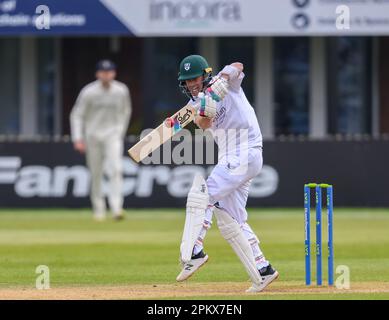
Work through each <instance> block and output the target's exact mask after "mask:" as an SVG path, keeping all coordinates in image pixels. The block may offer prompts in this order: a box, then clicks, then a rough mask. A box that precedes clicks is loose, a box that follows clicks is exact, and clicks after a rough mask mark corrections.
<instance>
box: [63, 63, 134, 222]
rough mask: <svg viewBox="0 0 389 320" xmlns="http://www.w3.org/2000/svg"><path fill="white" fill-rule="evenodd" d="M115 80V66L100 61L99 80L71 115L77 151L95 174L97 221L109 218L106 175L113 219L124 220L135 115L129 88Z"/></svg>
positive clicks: (88, 87) (85, 91)
mask: <svg viewBox="0 0 389 320" xmlns="http://www.w3.org/2000/svg"><path fill="white" fill-rule="evenodd" d="M115 77H116V66H115V64H114V63H113V62H112V61H109V60H102V61H100V62H99V63H98V64H97V71H96V78H97V80H96V81H94V82H92V83H90V84H88V85H86V86H85V87H84V88H83V89H82V90H81V92H80V94H79V96H78V98H77V101H76V104H75V105H74V108H73V110H72V112H71V114H70V123H71V134H72V141H73V144H74V148H75V149H76V150H77V151H79V152H80V153H86V160H87V165H88V168H89V170H90V173H91V202H92V207H93V214H94V218H95V219H96V220H104V219H105V217H106V204H105V198H104V195H103V191H102V181H103V175H104V173H105V174H107V176H108V178H109V180H110V184H109V195H108V202H109V206H110V208H111V211H112V214H113V217H114V219H116V220H121V219H122V218H123V213H122V209H123V196H122V174H123V173H122V158H123V143H124V137H125V134H126V132H127V128H128V124H129V121H130V116H131V99H130V93H129V89H128V88H127V86H126V85H125V84H124V83H121V82H118V81H116V80H114V79H115Z"/></svg>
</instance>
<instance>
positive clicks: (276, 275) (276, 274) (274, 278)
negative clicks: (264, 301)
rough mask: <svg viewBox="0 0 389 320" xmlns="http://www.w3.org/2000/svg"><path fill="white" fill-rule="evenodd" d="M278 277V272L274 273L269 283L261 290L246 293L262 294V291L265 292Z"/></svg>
mask: <svg viewBox="0 0 389 320" xmlns="http://www.w3.org/2000/svg"><path fill="white" fill-rule="evenodd" d="M279 276H280V274H279V273H278V271H276V272H275V276H274V277H273V278H271V279H270V281H269V282H268V283H266V285H265V286H264V287H263V288H261V289H258V290H257V291H249V292H247V291H246V292H247V293H258V292H262V291H263V290H265V289H266V288H267V287H268V286H269V285H270V284H271V283H272V282H273V281H274V280H276V279H278V277H279Z"/></svg>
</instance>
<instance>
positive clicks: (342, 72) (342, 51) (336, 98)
mask: <svg viewBox="0 0 389 320" xmlns="http://www.w3.org/2000/svg"><path fill="white" fill-rule="evenodd" d="M327 58H328V60H327V65H328V104H329V105H328V107H329V121H328V123H329V132H330V133H332V134H337V133H340V134H363V133H370V132H371V106H372V104H371V88H370V87H371V39H368V38H362V37H336V38H330V39H328V56H327Z"/></svg>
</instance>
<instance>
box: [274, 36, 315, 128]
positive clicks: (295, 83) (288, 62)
mask: <svg viewBox="0 0 389 320" xmlns="http://www.w3.org/2000/svg"><path fill="white" fill-rule="evenodd" d="M273 52H274V53H273V58H274V108H275V132H276V134H277V135H280V134H304V135H305V134H308V130H309V124H308V122H309V111H308V110H309V38H306V37H298V38H295V37H287V38H284V37H280V38H274V40H273Z"/></svg>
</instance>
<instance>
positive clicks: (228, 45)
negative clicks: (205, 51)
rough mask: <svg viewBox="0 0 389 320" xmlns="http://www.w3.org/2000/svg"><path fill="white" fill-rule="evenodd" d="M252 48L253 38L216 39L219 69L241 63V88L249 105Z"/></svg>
mask: <svg viewBox="0 0 389 320" xmlns="http://www.w3.org/2000/svg"><path fill="white" fill-rule="evenodd" d="M254 48H255V43H254V38H251V37H233V38H229V37H226V38H224V37H223V38H219V39H218V62H219V67H220V68H223V67H224V66H225V65H227V64H231V63H233V62H242V63H243V65H244V73H245V78H244V80H243V82H242V88H243V90H244V92H245V94H246V97H247V99H248V100H249V101H250V102H251V103H253V102H254V80H255V79H254V74H255V65H254V50H255V49H254ZM218 71H219V70H218Z"/></svg>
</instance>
